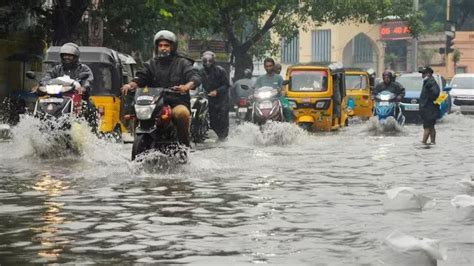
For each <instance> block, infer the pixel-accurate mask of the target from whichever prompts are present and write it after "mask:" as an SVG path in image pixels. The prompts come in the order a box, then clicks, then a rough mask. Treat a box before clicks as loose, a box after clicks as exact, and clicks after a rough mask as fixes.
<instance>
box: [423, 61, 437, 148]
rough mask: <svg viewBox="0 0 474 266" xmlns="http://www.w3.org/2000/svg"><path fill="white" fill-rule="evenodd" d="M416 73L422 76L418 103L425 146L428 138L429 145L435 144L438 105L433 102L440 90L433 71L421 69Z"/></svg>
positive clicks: (427, 67)
mask: <svg viewBox="0 0 474 266" xmlns="http://www.w3.org/2000/svg"><path fill="white" fill-rule="evenodd" d="M418 72H420V73H421V74H422V78H423V87H422V89H421V95H420V103H419V104H420V116H421V120H422V121H423V129H424V132H423V139H422V143H423V144H427V143H428V138H429V139H430V144H436V129H435V124H436V119H438V116H439V105H438V104H436V103H435V101H436V99H437V98H438V96H439V93H440V89H439V86H438V83H436V80H435V79H434V78H433V69H431V67H429V66H426V67H422V68H421V69H420V70H419V71H418Z"/></svg>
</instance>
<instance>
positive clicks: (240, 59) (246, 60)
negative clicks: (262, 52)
mask: <svg viewBox="0 0 474 266" xmlns="http://www.w3.org/2000/svg"><path fill="white" fill-rule="evenodd" d="M232 57H233V59H234V67H235V74H234V81H236V80H239V79H241V78H243V77H244V70H245V69H246V68H249V69H251V70H252V71H253V60H252V56H251V55H249V54H248V51H247V50H243V49H242V48H241V47H239V46H237V47H233V48H232Z"/></svg>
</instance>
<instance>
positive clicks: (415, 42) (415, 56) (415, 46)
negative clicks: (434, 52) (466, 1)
mask: <svg viewBox="0 0 474 266" xmlns="http://www.w3.org/2000/svg"><path fill="white" fill-rule="evenodd" d="M418 1H419V0H413V8H414V10H415V12H416V11H418ZM448 1H449V0H448ZM412 44H413V48H412V49H413V72H416V71H417V68H418V38H413V42H412Z"/></svg>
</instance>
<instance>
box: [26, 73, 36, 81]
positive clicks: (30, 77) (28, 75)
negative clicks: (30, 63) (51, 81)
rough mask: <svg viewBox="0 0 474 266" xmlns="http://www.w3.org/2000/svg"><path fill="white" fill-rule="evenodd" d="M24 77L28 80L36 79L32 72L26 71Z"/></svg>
mask: <svg viewBox="0 0 474 266" xmlns="http://www.w3.org/2000/svg"><path fill="white" fill-rule="evenodd" d="M26 77H27V78H29V79H36V74H35V72H33V71H27V72H26Z"/></svg>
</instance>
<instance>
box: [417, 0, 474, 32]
mask: <svg viewBox="0 0 474 266" xmlns="http://www.w3.org/2000/svg"><path fill="white" fill-rule="evenodd" d="M446 1H447V0H420V10H422V12H423V17H422V22H423V25H424V26H425V31H426V32H428V33H433V32H441V31H444V23H445V21H446ZM473 14H474V1H472V0H451V12H450V20H451V21H453V22H454V24H455V26H456V30H473V29H474V16H473Z"/></svg>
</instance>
